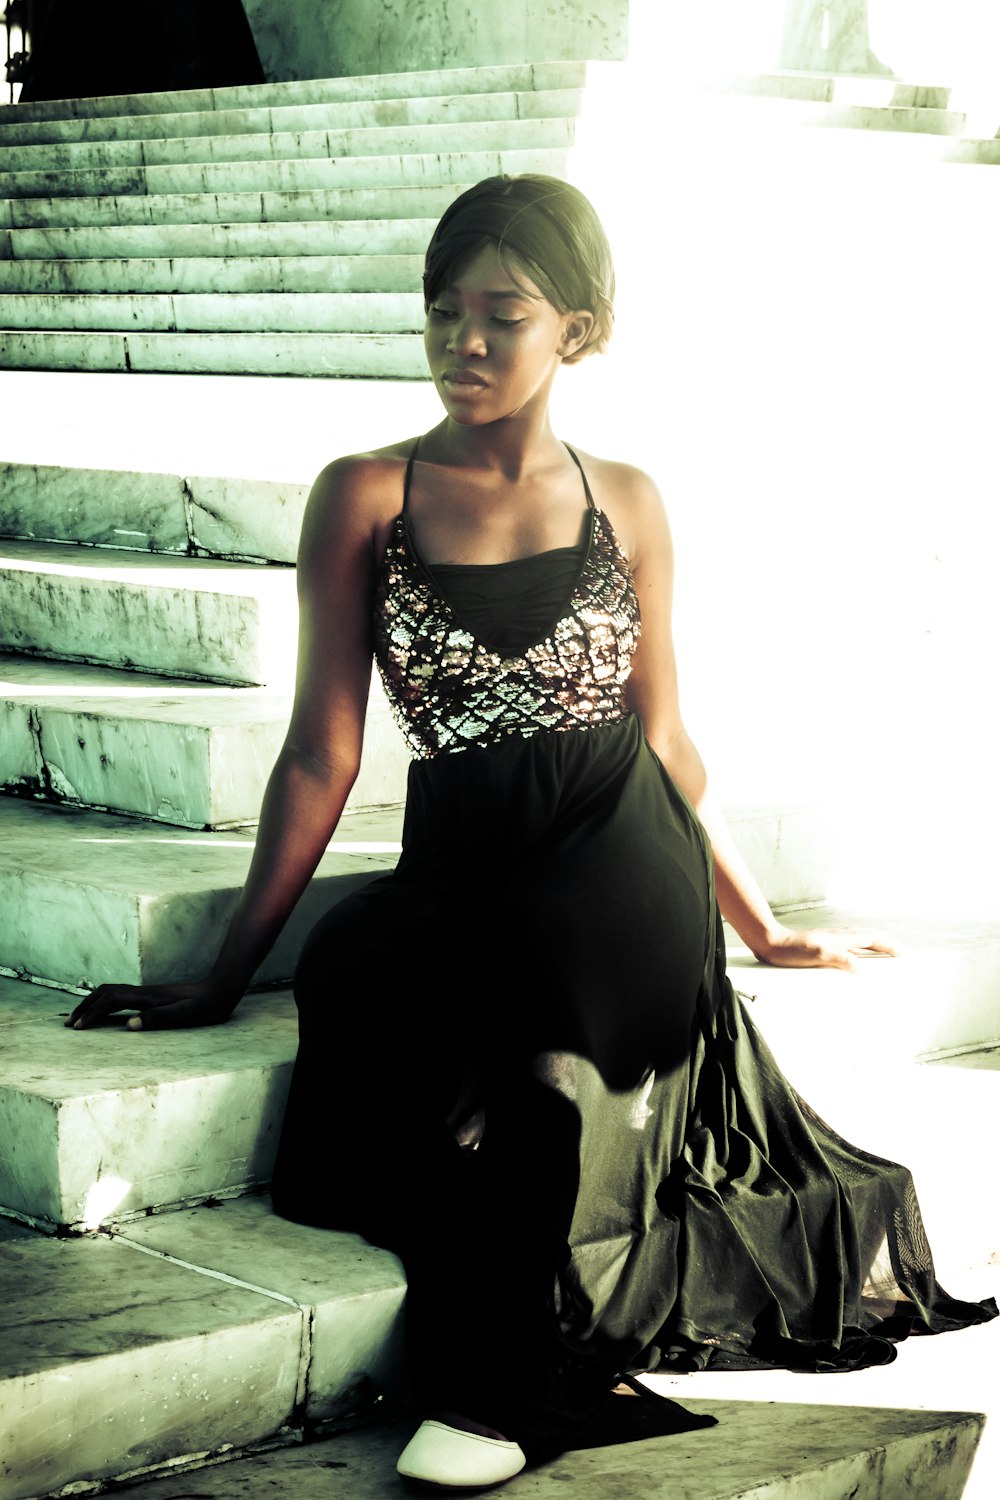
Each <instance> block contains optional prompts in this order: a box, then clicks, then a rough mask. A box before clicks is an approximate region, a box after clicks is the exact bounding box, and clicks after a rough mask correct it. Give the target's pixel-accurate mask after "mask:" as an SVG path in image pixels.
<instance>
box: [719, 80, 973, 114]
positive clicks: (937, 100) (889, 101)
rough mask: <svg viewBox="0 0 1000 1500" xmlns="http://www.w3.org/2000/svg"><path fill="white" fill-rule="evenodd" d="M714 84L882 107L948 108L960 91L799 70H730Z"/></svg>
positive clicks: (744, 91) (739, 90)
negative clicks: (756, 71) (735, 71)
mask: <svg viewBox="0 0 1000 1500" xmlns="http://www.w3.org/2000/svg"><path fill="white" fill-rule="evenodd" d="M711 87H712V89H713V91H714V92H720V93H732V94H746V95H750V96H753V97H758V98H774V99H800V100H806V101H810V102H812V103H816V104H834V103H836V104H844V105H865V106H868V107H869V108H878V109H890V108H897V109H925V110H935V109H936V110H947V109H948V107H949V105H950V104H951V102H952V99H953V97H954V96H955V94H956V90H955V89H953V88H952V87H950V86H949V87H938V86H935V85H929V84H916V83H906V82H904V81H902V80H901V79H898V78H891V77H884V78H880V77H876V76H872V77H864V76H861V75H856V74H855V75H851V74H836V75H834V74H831V75H824V74H821V73H795V72H774V73H730V74H727V75H725V76H724V77H722V78H718V79H715V80H713V82H712V85H711Z"/></svg>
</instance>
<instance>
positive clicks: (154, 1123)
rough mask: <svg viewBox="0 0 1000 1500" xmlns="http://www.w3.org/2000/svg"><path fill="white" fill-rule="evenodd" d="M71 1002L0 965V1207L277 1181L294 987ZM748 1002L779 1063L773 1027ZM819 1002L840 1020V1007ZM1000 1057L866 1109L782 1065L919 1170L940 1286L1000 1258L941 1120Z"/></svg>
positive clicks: (83, 1207) (59, 1215)
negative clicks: (141, 1016) (140, 1001)
mask: <svg viewBox="0 0 1000 1500" xmlns="http://www.w3.org/2000/svg"><path fill="white" fill-rule="evenodd" d="M350 821H351V822H352V823H353V822H364V823H367V824H368V825H369V827H374V826H375V821H376V820H375V819H374V818H373V817H371V816H367V817H364V818H362V817H361V816H360V815H359V817H358V818H356V819H352V820H350ZM372 842H374V841H372ZM362 843H363V841H361V840H356V843H355V847H360V846H361V845H362ZM366 847H370V844H368V845H366ZM371 858H372V857H370V860H369V862H370V861H371ZM355 862H356V863H357V860H356V861H355ZM369 873H370V872H369ZM340 878H341V881H342V882H343V883H344V884H345V885H346V884H347V883H348V882H349V881H350V880H352V879H353V881H354V883H355V884H356V882H357V879H358V878H360V877H359V876H358V874H357V871H355V872H354V875H353V876H350V875H342V876H341V877H340ZM25 894H28V892H26V893H25ZM331 895H332V896H333V899H336V895H337V893H336V890H335V888H330V889H327V891H326V893H325V896H326V899H325V901H321V902H314V903H313V910H312V911H311V912H310V914H309V917H308V921H307V922H306V923H305V924H304V926H306V927H307V926H308V925H311V923H312V922H313V921H314V920H315V919H316V916H317V915H318V913H319V911H320V910H323V909H327V908H328V907H329V905H330V900H331ZM56 916H57V913H56V912H54V911H53V912H52V915H51V919H50V920H51V921H52V922H53V924H54V922H55V919H56ZM302 925H303V924H300V931H299V934H298V939H299V941H300V942H301V937H302ZM52 930H53V929H52V928H50V941H51V931H52ZM189 930H190V929H189ZM118 973H119V975H121V973H122V969H121V965H119V970H118ZM813 980H814V975H813V974H810V973H806V974H803V973H799V974H798V975H796V976H795V984H794V988H795V990H796V992H797V999H798V1003H799V1006H800V1008H808V1007H813V1008H817V1007H818V1006H819V1007H820V1008H821V999H822V997H821V996H820V995H819V987H818V986H817V985H816V984H815V983H814V982H813ZM75 1003H76V997H75V995H73V994H69V993H67V992H66V991H64V990H61V989H53V988H51V987H48V986H40V985H26V984H23V983H20V982H18V981H17V980H15V979H0V1040H2V1042H3V1046H4V1057H5V1066H4V1073H3V1078H2V1079H0V1122H2V1124H3V1126H4V1129H3V1131H2V1132H0V1206H2V1207H3V1208H5V1209H7V1210H9V1211H10V1212H11V1213H13V1214H15V1215H19V1216H21V1217H22V1218H23V1219H25V1220H26V1221H29V1220H30V1221H31V1222H32V1223H35V1224H38V1225H42V1226H47V1227H48V1228H49V1229H52V1228H55V1227H61V1228H63V1229H67V1228H74V1229H77V1230H79V1229H80V1228H84V1227H96V1225H97V1224H99V1223H104V1222H106V1221H109V1220H110V1221H115V1222H121V1221H124V1220H126V1219H128V1218H129V1217H132V1216H141V1215H143V1214H145V1213H146V1212H147V1211H148V1210H149V1209H151V1208H168V1207H177V1206H178V1205H183V1204H184V1203H187V1202H192V1201H197V1200H198V1199H199V1198H201V1197H205V1196H212V1197H217V1196H219V1195H222V1196H227V1195H230V1196H231V1195H234V1194H236V1195H239V1194H245V1193H249V1192H251V1191H253V1190H254V1189H255V1188H257V1187H259V1186H260V1185H261V1184H264V1183H266V1182H267V1181H268V1180H269V1177H270V1174H271V1170H272V1167H273V1161H274V1154H275V1151H276V1149H277V1138H278V1133H279V1130H280V1121H281V1117H282V1114H283V1110H284V1102H285V1098H286V1094H287V1089H288V1085H289V1079H290V1069H291V1064H292V1062H293V1060H294V1056H295V1049H296V1021H295V1007H294V1002H293V1000H292V997H291V994H290V992H288V991H277V992H268V993H264V994H254V995H250V996H248V997H247V998H246V999H245V1000H244V1002H243V1003H242V1004H241V1006H240V1007H239V1009H238V1010H237V1012H236V1014H235V1017H234V1019H233V1020H232V1021H230V1022H229V1023H227V1025H226V1026H224V1027H218V1028H211V1029H208V1030H204V1031H177V1032H157V1033H133V1032H129V1031H128V1030H127V1029H126V1028H125V1027H124V1026H123V1024H122V1020H121V1018H119V1019H117V1020H114V1021H112V1022H109V1024H108V1025H106V1026H103V1027H100V1028H96V1029H94V1030H92V1031H87V1032H83V1033H77V1032H72V1031H68V1030H67V1029H66V1028H65V1026H63V1024H62V1022H63V1021H64V1020H65V1018H66V1016H67V1015H68V1014H69V1012H70V1010H71V1009H72V1007H73V1005H74V1004H75ZM345 1003H359V1002H358V997H353V996H349V997H345ZM753 1014H754V1016H755V1018H756V1020H757V1022H758V1024H761V1025H762V1026H763V1030H764V1035H765V1037H766V1038H767V1040H768V1042H769V1043H770V1044H771V1045H772V1047H773V1049H774V1050H775V1052H776V1055H777V1056H778V1060H779V1062H783V1061H784V1059H783V1057H782V1051H781V1038H780V1035H777V1034H776V1033H777V1032H778V1031H779V1030H780V1028H776V1027H774V1026H769V1025H768V1024H767V1019H766V1017H765V1019H764V1020H763V1021H762V1020H761V1015H760V1013H759V1012H756V1011H755V1012H753ZM821 1014H822V1015H823V1018H824V1022H825V1025H826V1026H827V1027H828V1028H830V1029H832V1026H833V1025H835V1024H836V1018H835V1013H834V1012H832V1011H830V1010H829V1009H821ZM896 1015H897V1024H899V1023H900V1022H901V1021H902V1020H904V1017H903V1015H902V1013H901V1012H900V1011H899V1010H898V1009H897V1012H896ZM800 1024H801V1023H800ZM813 1047H814V1049H815V1047H816V1044H815V1039H814V1040H813ZM831 1071H832V1070H831ZM998 1073H1000V1047H994V1048H991V1049H982V1050H980V1051H979V1052H973V1053H968V1054H965V1055H963V1056H962V1057H960V1058H953V1059H947V1060H943V1061H938V1062H936V1063H917V1062H912V1061H907V1060H906V1059H905V1057H904V1056H902V1055H900V1056H898V1057H895V1058H887V1057H885V1056H883V1057H882V1058H881V1059H880V1069H879V1075H878V1085H879V1086H878V1088H877V1090H876V1091H875V1092H874V1093H873V1094H872V1095H871V1096H870V1097H869V1098H868V1100H867V1102H866V1105H865V1108H864V1109H863V1110H862V1109H861V1108H860V1106H859V1101H858V1098H857V1095H858V1091H859V1089H860V1088H861V1087H862V1086H867V1084H868V1083H869V1081H870V1077H871V1076H872V1075H871V1074H870V1073H869V1074H865V1073H864V1071H863V1069H862V1070H859V1069H858V1068H857V1067H856V1066H848V1067H847V1068H846V1069H845V1068H843V1065H841V1072H840V1076H839V1078H838V1079H837V1080H836V1081H835V1082H833V1081H832V1080H831V1079H830V1078H829V1077H828V1080H827V1083H826V1085H825V1087H824V1084H823V1083H822V1081H820V1080H818V1079H817V1078H816V1077H813V1078H812V1079H810V1080H808V1083H811V1085H812V1087H809V1088H808V1089H807V1086H806V1081H803V1079H802V1077H801V1069H799V1070H798V1071H793V1072H791V1073H790V1074H789V1076H790V1078H791V1082H792V1083H793V1085H794V1086H796V1087H797V1088H798V1089H799V1090H800V1092H802V1091H803V1090H805V1092H804V1093H803V1097H805V1098H806V1099H807V1101H808V1102H809V1104H810V1105H811V1106H812V1107H813V1108H816V1109H817V1111H818V1112H819V1113H820V1114H821V1115H822V1116H823V1117H824V1118H826V1119H827V1120H828V1121H830V1123H831V1124H832V1125H833V1127H834V1128H835V1129H836V1130H838V1131H839V1133H840V1134H841V1135H842V1136H843V1137H844V1138H845V1139H848V1140H851V1141H852V1142H854V1143H855V1144H856V1145H858V1146H860V1147H862V1148H863V1149H864V1150H866V1151H869V1152H872V1153H874V1154H875V1155H877V1156H880V1157H884V1158H886V1159H888V1160H890V1161H901V1162H903V1163H905V1165H906V1166H907V1167H908V1168H909V1169H910V1171H911V1172H912V1174H913V1177H914V1181H915V1185H916V1190H917V1197H918V1200H919V1203H920V1207H921V1211H922V1214H923V1218H924V1222H925V1225H926V1227H927V1232H928V1238H929V1241H930V1244H931V1247H932V1250H933V1253H934V1259H935V1267H936V1269H937V1272H938V1274H939V1276H940V1277H941V1279H942V1280H943V1282H944V1284H945V1285H949V1282H950V1281H953V1280H955V1279H956V1278H960V1277H961V1276H962V1274H963V1273H964V1272H966V1271H967V1270H969V1269H970V1268H975V1267H976V1266H982V1265H986V1264H988V1263H989V1262H990V1261H991V1259H992V1260H993V1261H994V1263H996V1262H997V1260H998V1258H1000V1225H998V1222H997V1214H996V1209H995V1205H994V1203H993V1201H992V1198H991V1195H989V1194H984V1193H983V1192H982V1181H981V1164H980V1163H978V1162H977V1160H976V1159H975V1157H976V1153H974V1152H972V1153H969V1152H963V1151H960V1150H956V1149H955V1140H954V1138H953V1136H952V1135H951V1134H949V1133H947V1132H943V1131H942V1121H943V1120H951V1121H957V1120H960V1121H961V1122H962V1125H961V1131H962V1137H963V1139H989V1138H990V1132H991V1129H992V1123H991V1122H992V1121H993V1120H994V1119H995V1106H996V1089H997V1075H998ZM237 1100H238V1101H239V1107H238V1108H234V1107H233V1106H234V1102H235V1101H237Z"/></svg>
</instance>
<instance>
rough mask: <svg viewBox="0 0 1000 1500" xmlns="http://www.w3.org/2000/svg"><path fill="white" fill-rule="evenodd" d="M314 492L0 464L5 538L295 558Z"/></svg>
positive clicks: (244, 482)
mask: <svg viewBox="0 0 1000 1500" xmlns="http://www.w3.org/2000/svg"><path fill="white" fill-rule="evenodd" d="M308 493H309V486H308V485H306V484H282V483H281V482H280V481H269V480H261V479H222V478H216V477H212V476H206V477H200V476H191V477H189V478H183V479H182V478H180V477H179V476H176V475H173V474H143V473H130V472H128V471H122V470H113V469H112V470H109V469H64V468H59V467H57V466H55V465H45V464H37V465H36V464H0V536H7V537H20V538H24V539H27V540H30V541H47V542H85V543H88V544H89V545H92V546H97V547H109V548H111V547H113V548H120V549H123V550H125V551H135V552H162V553H168V554H174V555H178V554H180V555H188V554H190V555H200V556H210V557H221V558H254V559H262V560H265V561H269V562H287V563H291V562H294V561H295V557H296V552H297V550H298V540H299V531H300V528H301V525H302V513H303V511H304V509H305V503H306V496H307V495H308ZM123 521H126V522H127V524H124V525H123Z"/></svg>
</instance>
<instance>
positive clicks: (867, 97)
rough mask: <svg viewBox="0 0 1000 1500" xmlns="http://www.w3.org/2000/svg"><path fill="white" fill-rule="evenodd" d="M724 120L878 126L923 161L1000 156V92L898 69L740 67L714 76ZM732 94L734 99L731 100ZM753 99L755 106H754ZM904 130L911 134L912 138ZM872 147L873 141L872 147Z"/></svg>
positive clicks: (984, 161)
mask: <svg viewBox="0 0 1000 1500" xmlns="http://www.w3.org/2000/svg"><path fill="white" fill-rule="evenodd" d="M711 92H712V94H713V96H714V98H715V100H716V103H717V104H718V106H719V107H718V109H714V110H713V113H714V114H715V124H716V126H717V127H719V126H721V127H722V128H732V126H733V124H734V123H735V121H736V120H739V121H740V122H741V123H742V125H743V127H744V128H748V129H750V130H753V129H754V127H755V126H756V127H759V128H763V129H766V130H773V129H777V130H787V129H788V128H789V127H792V128H795V127H804V128H826V129H834V130H858V131H871V132H875V133H877V134H879V135H884V136H886V137H889V138H890V139H893V138H895V139H896V140H897V144H896V145H895V146H894V147H891V149H894V150H897V151H905V152H907V153H908V156H909V157H911V158H912V157H913V156H914V154H915V153H916V155H917V158H918V159H919V160H921V161H925V160H936V161H941V162H959V163H966V164H979V165H986V166H996V165H998V164H1000V139H998V135H1000V94H996V93H994V94H992V95H991V96H987V97H984V96H983V93H982V91H981V90H980V91H978V92H972V91H969V90H965V91H963V90H962V89H960V88H952V87H939V86H928V85H922V84H913V83H907V82H904V81H902V80H899V79H896V78H891V77H879V76H871V77H864V76H858V75H829V76H824V75H822V74H816V73H795V72H782V71H775V72H771V73H759V74H758V73H734V74H730V75H728V76H725V77H723V78H720V79H715V80H713V81H712V84H711ZM727 100H728V105H729V107H728V108H727ZM751 106H752V107H751ZM899 137H909V138H911V140H910V144H909V145H906V144H905V143H901V142H899V141H898V138H899ZM869 149H870V148H869Z"/></svg>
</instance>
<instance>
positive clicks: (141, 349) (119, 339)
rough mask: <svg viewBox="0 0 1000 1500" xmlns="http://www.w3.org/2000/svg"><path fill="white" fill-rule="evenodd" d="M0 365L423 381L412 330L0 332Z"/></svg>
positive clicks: (420, 346) (419, 344) (423, 365)
mask: <svg viewBox="0 0 1000 1500" xmlns="http://www.w3.org/2000/svg"><path fill="white" fill-rule="evenodd" d="M0 369H8V370H73V371H105V372H110V371H134V372H139V373H143V372H146V373H167V374H169V373H172V372H176V373H178V374H185V375H273V376H277V375H320V376H332V377H351V378H358V379H374V380H426V378H427V362H426V359H425V358H424V343H423V339H422V337H421V336H420V335H419V334H380V333H216V334H212V333H144V332H138V333H128V334H120V333H73V332H68V333H67V332H62V331H58V332H50V333H44V332H34V331H30V332H16V333H0ZM0 644H2V642H0Z"/></svg>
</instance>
